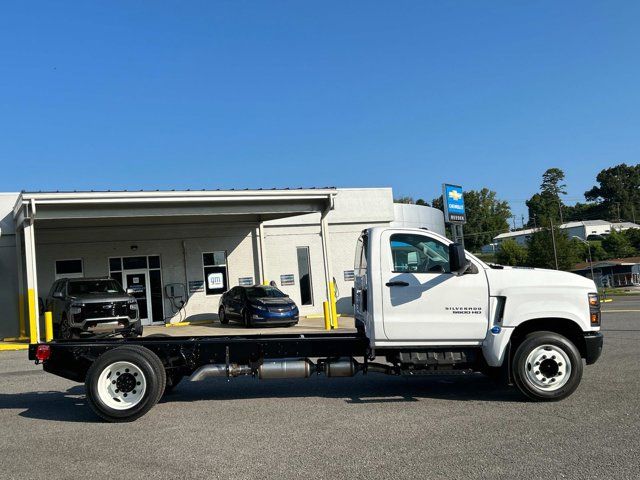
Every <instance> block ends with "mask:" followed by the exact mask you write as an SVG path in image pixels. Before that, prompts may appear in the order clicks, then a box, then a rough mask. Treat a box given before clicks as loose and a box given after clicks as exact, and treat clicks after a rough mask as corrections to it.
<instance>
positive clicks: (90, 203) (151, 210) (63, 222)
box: [13, 188, 337, 342]
mask: <svg viewBox="0 0 640 480" xmlns="http://www.w3.org/2000/svg"><path fill="white" fill-rule="evenodd" d="M336 193H337V191H336V190H335V189H333V188H325V189H296V190H275V189H274V190H242V191H238V190H226V191H225V190H205V191H139V192H131V191H119V192H113V191H109V192H23V193H21V194H20V196H19V197H18V199H17V202H16V204H15V206H14V209H13V216H14V220H15V224H16V234H17V236H18V237H17V242H16V243H17V249H18V283H19V297H20V298H19V302H20V303H19V316H20V330H21V334H22V335H24V334H25V333H26V330H27V319H28V330H29V334H30V338H31V341H32V342H36V341H38V339H39V338H40V325H39V323H40V322H39V321H38V319H39V315H40V313H41V312H40V311H39V305H38V298H39V292H38V274H37V258H36V245H37V242H38V239H37V237H38V235H40V234H41V233H44V232H45V231H46V230H47V229H52V230H53V229H84V228H87V229H89V228H97V227H100V228H108V227H119V228H121V230H122V231H123V232H126V227H128V226H144V225H158V224H166V225H167V226H170V227H173V228H176V229H179V228H180V225H181V224H196V225H197V224H211V223H222V222H224V223H225V224H229V223H242V224H252V225H255V228H256V229H257V238H258V239H259V241H258V248H257V267H258V272H259V275H258V276H259V280H260V282H263V281H265V280H266V279H265V278H264V265H265V257H266V255H267V252H266V251H265V247H264V235H263V227H262V224H263V222H265V221H268V220H275V219H281V218H286V217H291V216H296V215H302V214H307V213H314V212H317V213H320V232H321V238H322V250H323V256H324V259H323V260H324V266H325V269H324V270H325V271H324V274H325V275H324V276H325V283H326V288H325V290H326V291H327V297H328V285H329V280H330V278H331V272H330V266H329V265H330V262H329V259H328V252H329V248H328V246H327V241H328V232H327V220H326V215H327V213H328V212H329V211H330V210H331V209H332V208H333V204H334V197H335V195H336ZM36 233H38V235H36ZM123 240H126V239H123ZM42 295H46V292H40V296H42ZM25 312H26V313H27V315H25Z"/></svg>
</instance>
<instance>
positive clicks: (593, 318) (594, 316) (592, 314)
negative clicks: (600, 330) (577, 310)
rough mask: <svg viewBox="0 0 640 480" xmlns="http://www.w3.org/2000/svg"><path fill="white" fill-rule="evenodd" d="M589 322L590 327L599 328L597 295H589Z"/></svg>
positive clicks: (598, 298)
mask: <svg viewBox="0 0 640 480" xmlns="http://www.w3.org/2000/svg"><path fill="white" fill-rule="evenodd" d="M589 321H590V322H591V326H592V327H599V326H600V322H601V316H600V297H599V296H598V294H597V293H590V294H589Z"/></svg>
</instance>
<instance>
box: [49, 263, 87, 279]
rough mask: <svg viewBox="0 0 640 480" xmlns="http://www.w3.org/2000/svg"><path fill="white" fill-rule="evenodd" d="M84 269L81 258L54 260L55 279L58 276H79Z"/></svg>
mask: <svg viewBox="0 0 640 480" xmlns="http://www.w3.org/2000/svg"><path fill="white" fill-rule="evenodd" d="M83 273H84V269H83V264H82V259H81V258H78V259H73V260H56V280H58V279H59V278H81V277H82V276H83Z"/></svg>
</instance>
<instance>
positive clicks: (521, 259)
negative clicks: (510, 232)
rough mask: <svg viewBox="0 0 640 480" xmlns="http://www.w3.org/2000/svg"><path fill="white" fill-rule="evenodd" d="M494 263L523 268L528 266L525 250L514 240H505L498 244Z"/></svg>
mask: <svg viewBox="0 0 640 480" xmlns="http://www.w3.org/2000/svg"><path fill="white" fill-rule="evenodd" d="M496 261H497V262H498V263H499V264H500V265H510V266H519V267H522V266H525V265H527V264H528V255H527V249H526V247H523V246H522V245H520V244H519V243H518V242H516V241H515V240H512V239H507V240H505V241H503V242H502V243H501V244H500V248H499V249H498V251H497V252H496Z"/></svg>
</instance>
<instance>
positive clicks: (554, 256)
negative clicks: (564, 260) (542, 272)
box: [549, 219, 560, 270]
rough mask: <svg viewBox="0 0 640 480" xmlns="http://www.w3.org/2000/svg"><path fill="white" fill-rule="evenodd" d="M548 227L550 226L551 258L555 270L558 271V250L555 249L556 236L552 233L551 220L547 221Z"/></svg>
mask: <svg viewBox="0 0 640 480" xmlns="http://www.w3.org/2000/svg"><path fill="white" fill-rule="evenodd" d="M549 225H551V241H552V242H553V258H554V260H555V262H556V270H560V269H559V268H558V250H557V249H556V234H555V232H554V231H553V220H551V219H549Z"/></svg>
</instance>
